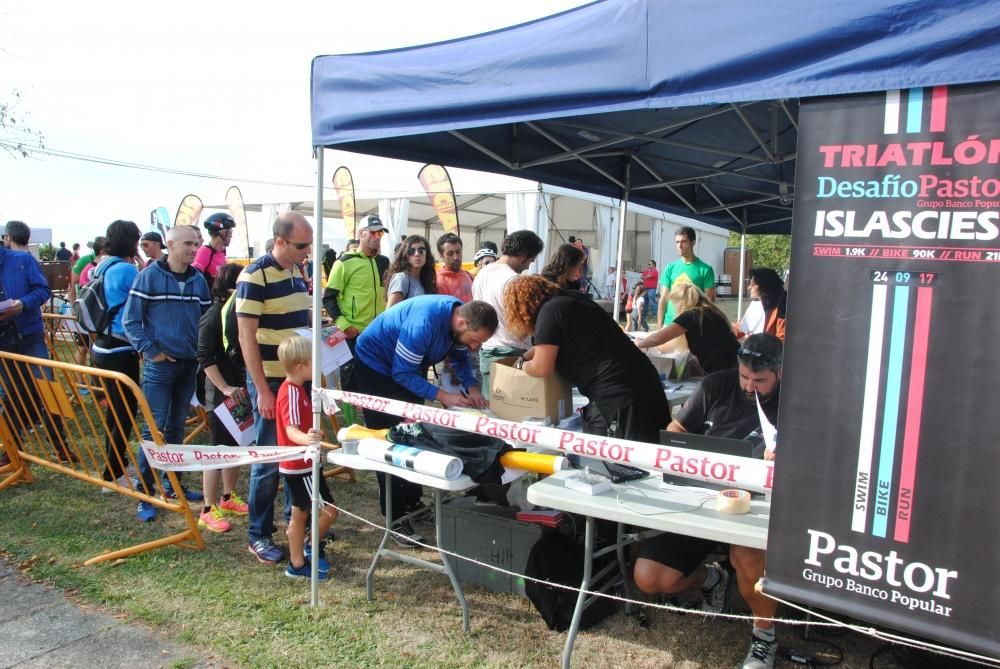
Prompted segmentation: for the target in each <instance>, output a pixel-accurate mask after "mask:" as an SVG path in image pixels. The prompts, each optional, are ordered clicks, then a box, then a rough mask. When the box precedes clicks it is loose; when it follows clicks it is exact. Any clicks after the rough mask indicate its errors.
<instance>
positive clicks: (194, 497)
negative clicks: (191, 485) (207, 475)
mask: <svg viewBox="0 0 1000 669" xmlns="http://www.w3.org/2000/svg"><path fill="white" fill-rule="evenodd" d="M163 498H164V499H165V500H167V501H168V502H174V501H176V500H177V493H175V492H174V491H173V489H172V488H168V487H166V486H163ZM184 499H186V500H187V501H189V502H204V501H205V496H204V495H203V494H201V493H200V492H198V491H197V490H188V489H187V488H184Z"/></svg>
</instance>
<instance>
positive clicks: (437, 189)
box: [417, 165, 461, 235]
mask: <svg viewBox="0 0 1000 669" xmlns="http://www.w3.org/2000/svg"><path fill="white" fill-rule="evenodd" d="M417 178H418V179H420V185H421V186H423V187H424V192H425V193H427V197H429V198H430V199H431V205H433V207H434V213H436V214H437V217H438V220H439V221H441V226H442V227H443V228H444V231H445V232H453V233H455V234H456V235H458V234H461V233H460V231H459V227H458V208H457V207H456V206H455V188H454V186H452V185H451V177H450V176H448V170H446V169H445V168H444V167H442V166H441V165H424V166H423V167H421V168H420V172H419V173H418V174H417Z"/></svg>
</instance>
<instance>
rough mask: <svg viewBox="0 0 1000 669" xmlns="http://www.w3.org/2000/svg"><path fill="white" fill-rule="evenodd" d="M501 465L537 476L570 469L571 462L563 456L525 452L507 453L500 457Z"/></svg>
mask: <svg viewBox="0 0 1000 669" xmlns="http://www.w3.org/2000/svg"><path fill="white" fill-rule="evenodd" d="M500 464H502V465H503V466H504V467H506V468H507V469H520V470H523V471H526V472H533V473H535V474H555V473H556V472H557V471H560V470H562V469H569V461H568V460H566V458H564V457H563V456H561V455H550V454H548V453H526V452H525V451H507V452H506V453H504V454H503V455H501V456H500Z"/></svg>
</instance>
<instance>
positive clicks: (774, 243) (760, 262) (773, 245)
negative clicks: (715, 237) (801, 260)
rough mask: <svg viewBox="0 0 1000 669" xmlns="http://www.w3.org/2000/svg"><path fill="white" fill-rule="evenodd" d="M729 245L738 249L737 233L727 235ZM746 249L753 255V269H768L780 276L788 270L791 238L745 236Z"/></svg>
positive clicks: (738, 236)
mask: <svg viewBox="0 0 1000 669" xmlns="http://www.w3.org/2000/svg"><path fill="white" fill-rule="evenodd" d="M729 245H730V246H732V247H735V248H739V246H740V235H739V233H738V232H730V233H729ZM747 248H748V249H750V250H751V252H752V253H753V266H754V267H770V268H771V269H773V270H774V271H776V272H777V273H778V274H781V273H783V272H784V271H785V270H786V269H788V265H789V262H790V260H791V257H792V236H791V235H747Z"/></svg>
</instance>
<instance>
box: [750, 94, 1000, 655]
mask: <svg viewBox="0 0 1000 669" xmlns="http://www.w3.org/2000/svg"><path fill="white" fill-rule="evenodd" d="M799 124H800V126H799V127H800V131H799V137H798V151H797V156H798V166H797V171H796V189H795V193H796V202H795V211H794V218H793V233H792V234H793V251H792V266H793V267H794V268H795V282H794V283H795V285H794V287H793V288H791V290H790V292H789V303H788V313H789V314H790V318H791V319H792V320H793V322H794V326H793V327H790V328H789V336H788V339H787V342H786V348H785V356H784V361H785V367H784V378H783V380H782V385H783V386H784V387H783V389H782V395H781V397H782V399H781V412H780V417H779V425H778V432H779V434H781V449H780V451H779V452H778V453H776V462H775V481H774V497H773V503H772V510H771V524H770V533H769V537H768V555H767V577H766V579H765V586H764V588H765V592H768V593H772V594H775V595H776V596H781V597H787V598H789V599H793V600H796V601H801V602H808V603H813V604H816V605H818V606H820V607H822V608H824V609H828V610H832V611H837V612H840V613H844V614H848V615H851V616H856V617H859V618H864V619H868V620H872V621H876V622H880V623H884V624H886V625H888V626H891V627H894V628H897V629H900V630H905V631H908V632H911V633H915V634H918V635H921V636H925V637H929V638H933V639H936V640H939V641H942V642H944V643H948V644H951V645H955V646H958V647H961V648H967V649H970V650H974V651H979V652H983V653H986V654H989V655H991V656H994V657H1000V636H998V633H997V628H996V624H995V621H996V620H997V619H1000V580H998V579H997V578H996V575H995V572H996V567H995V564H994V562H993V560H994V558H993V556H994V555H995V554H996V553H997V550H998V549H1000V519H998V517H997V515H996V511H995V510H994V505H992V504H990V503H989V500H991V499H992V498H993V495H994V493H995V489H996V485H995V481H996V472H997V471H1000V449H998V448H997V446H996V435H997V434H998V432H1000V412H998V411H997V410H996V409H995V408H994V406H993V404H994V398H995V390H996V379H997V378H1000V354H998V353H997V347H996V345H995V341H996V339H997V337H998V335H1000V310H997V309H996V308H995V304H994V303H995V300H993V299H992V297H991V295H992V291H993V290H995V286H996V285H997V284H998V282H1000V281H998V280H1000V178H998V177H1000V98H998V96H997V89H996V87H995V86H985V85H976V86H963V87H937V88H933V89H912V90H907V91H889V92H887V93H882V94H871V95H858V96H850V97H840V98H826V99H817V100H813V101H804V102H803V103H802V106H801V108H800V113H799ZM984 502H986V504H984ZM984 556H989V558H988V559H984Z"/></svg>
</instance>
